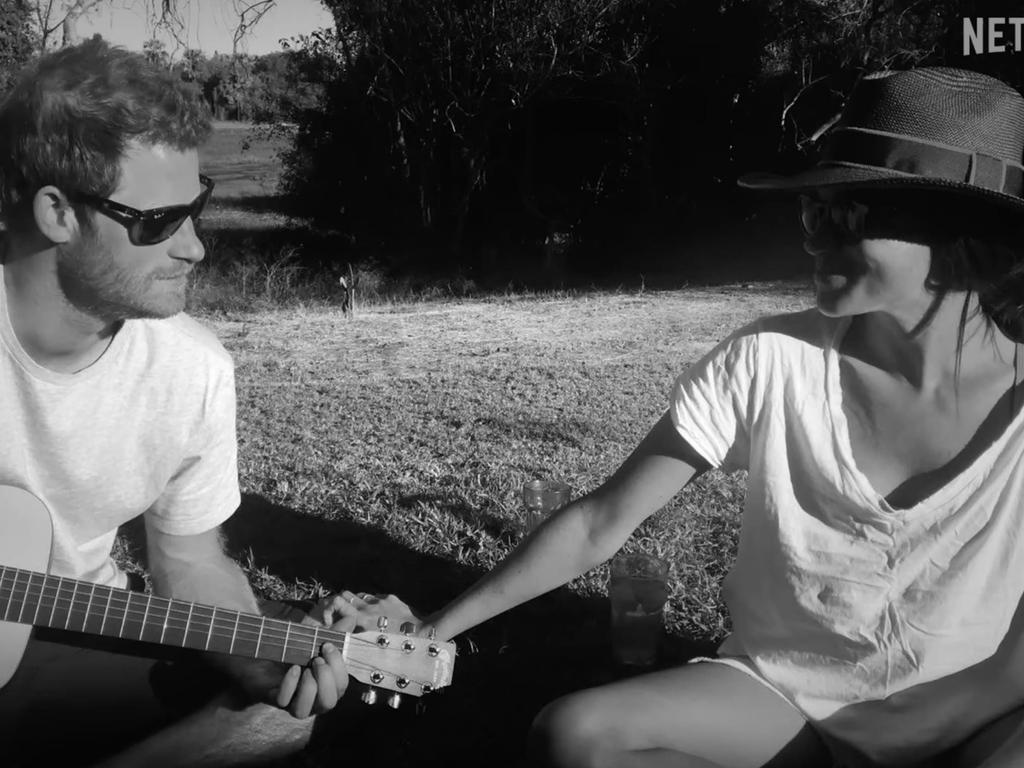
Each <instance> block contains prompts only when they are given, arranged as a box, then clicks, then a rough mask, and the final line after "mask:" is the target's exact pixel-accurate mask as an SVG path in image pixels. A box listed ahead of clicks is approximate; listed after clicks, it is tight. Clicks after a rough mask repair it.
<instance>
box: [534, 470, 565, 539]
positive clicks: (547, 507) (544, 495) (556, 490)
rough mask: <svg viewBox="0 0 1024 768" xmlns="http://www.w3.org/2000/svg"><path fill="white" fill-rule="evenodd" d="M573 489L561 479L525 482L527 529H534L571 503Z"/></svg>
mask: <svg viewBox="0 0 1024 768" xmlns="http://www.w3.org/2000/svg"><path fill="white" fill-rule="evenodd" d="M571 496H572V489H571V488H570V487H569V486H568V485H566V484H565V483H563V482H561V481H560V480H530V481H529V482H527V483H524V484H523V505H524V506H525V507H526V520H525V525H524V527H525V529H526V531H527V532H529V531H532V530H533V529H534V528H536V527H537V526H538V525H540V523H541V521H542V520H543V519H544V518H545V517H547V516H548V515H549V514H551V513H552V512H554V511H555V510H556V509H559V508H561V507H564V506H565V505H566V504H568V503H569V499H570V497H571Z"/></svg>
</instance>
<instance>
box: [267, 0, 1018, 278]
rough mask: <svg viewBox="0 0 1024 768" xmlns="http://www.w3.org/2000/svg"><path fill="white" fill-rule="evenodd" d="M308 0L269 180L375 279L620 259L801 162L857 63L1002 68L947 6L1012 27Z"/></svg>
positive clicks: (810, 15) (807, 15) (811, 7)
mask: <svg viewBox="0 0 1024 768" xmlns="http://www.w3.org/2000/svg"><path fill="white" fill-rule="evenodd" d="M328 5H329V6H330V7H331V8H332V10H333V12H334V16H335V21H336V28H335V30H334V33H333V35H321V36H320V37H319V38H318V39H316V40H312V41H308V40H307V41H306V42H307V43H309V45H308V47H307V48H303V49H302V50H304V51H305V50H309V51H313V52H314V54H315V56H317V57H319V58H320V59H321V60H325V58H326V60H331V61H333V62H335V66H334V67H333V68H332V70H331V73H332V74H331V76H330V77H328V78H325V80H326V97H325V102H324V109H323V110H322V111H321V112H315V111H310V112H307V113H305V114H300V119H299V122H300V130H299V131H298V133H297V135H296V138H295V143H294V147H293V148H292V151H291V152H290V153H289V154H288V156H287V165H288V167H287V169H286V174H285V179H284V183H285V189H286V191H288V192H289V193H290V194H292V195H293V196H294V197H295V198H297V199H298V200H300V201H301V204H302V207H303V209H304V210H313V211H315V212H316V214H317V215H318V217H319V220H320V221H321V222H322V223H323V224H325V225H327V226H330V227H332V228H335V229H337V230H340V231H341V232H343V233H345V235H346V236H347V237H348V238H349V240H350V242H351V243H352V244H353V248H354V250H356V251H357V252H363V253H373V254H375V255H378V256H379V255H380V254H386V255H387V258H388V259H389V260H391V261H392V262H393V263H394V265H395V267H396V268H397V269H409V268H412V267H414V266H423V265H429V266H430V267H433V268H434V269H440V270H444V271H448V272H450V271H451V270H452V269H453V268H455V269H460V270H466V271H468V272H470V273H474V272H475V273H476V274H478V275H480V276H483V277H486V275H487V274H489V273H491V272H493V271H494V270H495V268H496V267H497V266H500V263H501V262H503V261H507V260H513V259H514V260H516V261H518V262H521V263H523V264H524V265H525V268H526V269H527V270H528V271H531V272H534V273H543V272H544V270H545V269H546V270H547V271H548V273H549V275H548V276H549V277H551V278H552V279H555V280H556V281H557V280H558V279H561V277H562V276H563V275H562V273H563V272H564V269H565V268H571V267H572V266H573V264H577V265H579V264H580V263H581V262H583V261H584V260H585V263H586V267H585V268H586V269H587V270H589V271H590V273H591V274H593V272H594V271H595V270H598V269H599V268H600V267H601V265H602V264H605V265H615V264H621V263H622V261H623V258H624V256H623V254H628V256H625V258H627V259H628V260H629V261H630V263H632V264H636V263H638V261H637V253H636V251H637V249H638V248H640V249H643V248H648V249H650V250H652V251H654V250H655V249H656V247H657V244H658V243H659V242H661V241H664V242H666V243H672V242H677V241H678V240H679V238H680V237H681V236H683V235H684V234H685V233H686V232H687V231H688V230H689V229H691V228H692V227H693V226H698V227H714V226H720V225H721V222H720V220H719V219H718V218H716V217H714V216H709V215H708V214H709V213H710V212H713V211H715V210H720V209H722V208H724V207H729V206H735V207H738V208H739V209H740V210H742V209H743V208H744V207H745V206H747V205H748V204H749V203H747V202H746V200H747V198H741V197H738V196H737V194H736V193H735V191H734V188H733V185H734V180H735V178H736V176H737V175H739V174H740V173H742V172H745V171H749V170H758V169H768V168H775V169H778V170H785V169H787V168H789V167H792V166H794V165H796V164H802V163H805V162H806V160H807V156H808V154H809V153H810V152H811V151H812V150H813V147H814V140H815V139H817V138H818V137H819V136H820V135H821V132H822V130H823V128H824V127H826V126H827V125H828V124H829V121H830V120H831V119H832V118H833V117H834V116H835V115H836V114H837V112H838V111H839V109H840V108H841V106H842V103H843V100H844V99H845V97H846V95H847V94H848V93H849V91H850V89H851V88H852V87H853V85H854V84H855V82H856V81H857V79H858V78H860V77H862V76H863V75H864V74H865V73H866V72H869V71H872V70H877V69H885V68H903V67H909V66H915V65H919V64H951V65H959V66H967V67H969V68H975V69H983V70H986V71H990V72H991V73H992V74H996V75H997V76H1000V77H1003V78H1004V79H1006V80H1008V81H1009V82H1011V84H1018V85H1019V84H1020V83H1021V81H1022V75H1024V72H1022V62H1024V60H1022V59H1021V57H1020V56H1016V55H1012V54H1011V55H1007V56H1004V57H999V56H990V57H985V60H984V61H973V60H964V59H963V58H962V57H961V54H960V50H959V48H960V31H961V19H962V18H963V16H965V15H982V16H984V15H989V16H992V15H995V16H1004V17H1005V16H1007V15H1012V14H1008V11H1007V9H1006V8H999V7H997V6H998V4H997V3H994V2H986V1H985V0H934V1H931V2H924V0H719V1H717V2H703V3H690V2H684V0H647V1H646V2H641V1H640V0H603V1H602V2H596V1H595V0H528V1H527V2H522V1H521V0H520V1H519V2H513V1H512V0H493V2H485V3H480V2H468V1H466V0H463V1H460V2H448V1H445V0H328ZM1003 5H1005V3H1004V4H1003ZM723 203H724V204H725V205H723ZM346 258H349V256H346ZM413 259H415V261H413ZM566 265H568V266H566Z"/></svg>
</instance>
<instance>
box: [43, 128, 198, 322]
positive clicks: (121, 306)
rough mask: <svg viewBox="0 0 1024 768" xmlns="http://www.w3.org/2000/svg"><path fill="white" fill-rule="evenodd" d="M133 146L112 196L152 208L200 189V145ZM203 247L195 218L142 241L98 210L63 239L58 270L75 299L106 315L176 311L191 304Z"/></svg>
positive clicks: (98, 315)
mask: <svg viewBox="0 0 1024 768" xmlns="http://www.w3.org/2000/svg"><path fill="white" fill-rule="evenodd" d="M129 146H130V149H129V150H128V152H127V153H126V155H125V157H124V158H123V159H122V161H121V184H120V186H119V187H118V188H117V190H115V191H114V193H113V194H112V195H111V196H110V199H111V200H113V201H115V202H118V203H122V204H123V205H128V206H131V207H132V208H137V209H139V210H146V209H148V208H159V207H163V206H168V205H180V204H184V203H189V202H191V201H192V200H194V199H195V197H196V195H198V194H199V192H200V183H199V155H198V153H197V152H196V151H195V150H187V151H185V152H179V151H177V150H175V149H171V148H170V147H165V146H162V145H156V146H146V145H139V144H132V145H129ZM204 254H205V251H204V249H203V244H202V243H201V242H200V241H199V239H198V238H197V237H196V232H195V227H194V222H192V220H191V219H187V220H186V221H185V222H184V223H183V224H182V225H181V227H180V228H179V229H178V231H177V232H175V233H174V235H172V236H171V237H170V238H169V239H167V240H165V241H163V242H162V243H157V244H155V245H147V246H138V245H133V244H132V243H131V242H130V241H129V239H128V232H127V230H126V229H125V228H124V227H123V226H121V225H120V224H118V223H117V222H116V221H114V220H113V219H111V218H109V217H107V216H104V215H103V214H101V213H98V212H93V214H92V227H91V228H89V227H87V228H85V229H83V230H80V231H79V232H78V234H77V235H76V236H75V237H74V238H73V239H72V240H70V241H69V242H67V243H64V244H61V245H58V246H57V278H58V280H59V283H60V287H61V290H62V291H63V292H64V295H65V296H66V297H67V299H68V301H69V302H70V303H71V304H72V305H73V306H75V307H76V308H78V309H79V310H81V311H83V312H85V313H86V314H89V315H92V316H93V317H96V318H99V319H101V320H104V321H106V322H115V321H118V320H126V319H129V318H137V317H170V316H171V315H175V314H177V313H178V312H181V311H182V310H183V309H184V308H185V289H186V287H187V285H188V275H189V273H190V272H191V271H192V267H193V265H194V264H196V263H197V262H199V261H201V260H202V258H203V256H204Z"/></svg>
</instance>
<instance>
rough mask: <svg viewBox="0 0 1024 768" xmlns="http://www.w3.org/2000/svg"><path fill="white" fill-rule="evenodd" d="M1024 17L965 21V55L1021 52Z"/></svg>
mask: <svg viewBox="0 0 1024 768" xmlns="http://www.w3.org/2000/svg"><path fill="white" fill-rule="evenodd" d="M1022 28H1024V16H1010V17H1005V16H989V17H986V18H982V17H978V18H973V19H969V18H965V19H964V38H963V39H964V48H963V55H964V56H970V55H972V54H982V53H1006V52H1008V51H1009V52H1014V51H1020V50H1021V29H1022Z"/></svg>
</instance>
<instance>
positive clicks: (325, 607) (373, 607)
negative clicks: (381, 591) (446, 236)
mask: <svg viewBox="0 0 1024 768" xmlns="http://www.w3.org/2000/svg"><path fill="white" fill-rule="evenodd" d="M381 616H386V617H387V619H388V631H390V632H402V631H403V630H407V631H409V632H410V633H411V632H413V631H415V629H416V627H418V626H419V624H420V620H419V618H418V617H417V616H416V614H415V612H414V611H413V609H412V608H410V607H409V606H408V605H406V604H405V603H404V602H402V601H401V600H400V599H399V598H397V597H395V595H371V594H369V593H367V592H360V593H358V594H356V593H354V592H349V591H348V590H345V591H344V592H340V593H338V594H336V595H330V596H328V597H325V598H322V599H321V600H320V601H319V602H318V603H317V605H316V607H315V608H314V609H313V617H314V618H315V619H317V620H318V621H322V622H323V623H324V624H334V623H335V622H337V623H339V624H340V623H342V622H344V621H351V622H353V626H354V629H355V631H357V632H358V631H360V630H363V629H375V628H376V627H377V619H378V618H379V617H381Z"/></svg>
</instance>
